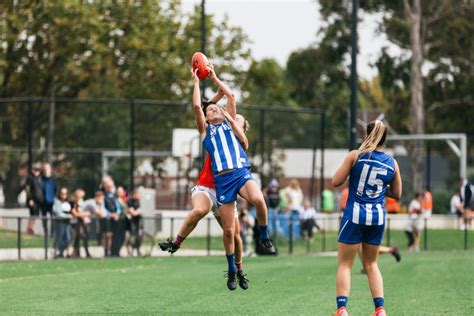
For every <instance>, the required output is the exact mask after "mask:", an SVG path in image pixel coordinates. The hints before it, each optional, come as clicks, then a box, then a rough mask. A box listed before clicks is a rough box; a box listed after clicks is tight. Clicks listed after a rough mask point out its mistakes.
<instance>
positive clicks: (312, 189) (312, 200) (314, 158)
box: [309, 135, 316, 205]
mask: <svg viewBox="0 0 474 316" xmlns="http://www.w3.org/2000/svg"><path fill="white" fill-rule="evenodd" d="M315 173H316V135H315V137H314V139H313V162H312V166H311V183H310V186H309V196H310V199H311V204H313V205H315V203H316V201H315V200H314V181H315Z"/></svg>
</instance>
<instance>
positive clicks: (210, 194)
mask: <svg viewBox="0 0 474 316" xmlns="http://www.w3.org/2000/svg"><path fill="white" fill-rule="evenodd" d="M198 193H204V194H205V195H206V196H207V198H208V199H209V201H210V202H211V205H212V206H211V210H212V214H214V216H215V217H219V208H218V207H217V198H216V190H214V189H211V188H208V187H205V186H203V185H195V186H194V187H193V188H192V189H191V198H193V197H194V196H195V195H196V194H198ZM234 217H235V218H238V217H239V212H238V211H237V203H235V207H234Z"/></svg>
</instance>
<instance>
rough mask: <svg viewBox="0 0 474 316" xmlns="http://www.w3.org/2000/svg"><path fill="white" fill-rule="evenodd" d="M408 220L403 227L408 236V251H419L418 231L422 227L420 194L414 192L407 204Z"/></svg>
mask: <svg viewBox="0 0 474 316" xmlns="http://www.w3.org/2000/svg"><path fill="white" fill-rule="evenodd" d="M408 215H409V221H408V225H407V227H406V228H405V233H406V235H407V237H408V251H409V252H412V251H413V250H415V251H416V252H419V251H420V232H421V230H422V228H423V221H422V217H421V215H422V209H421V195H420V194H419V193H415V195H414V197H413V199H412V200H411V202H410V204H409V206H408Z"/></svg>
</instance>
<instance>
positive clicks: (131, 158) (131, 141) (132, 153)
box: [130, 100, 135, 192]
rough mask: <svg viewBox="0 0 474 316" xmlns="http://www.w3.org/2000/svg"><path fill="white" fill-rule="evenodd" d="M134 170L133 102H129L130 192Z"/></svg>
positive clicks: (133, 180) (133, 182) (132, 185)
mask: <svg viewBox="0 0 474 316" xmlns="http://www.w3.org/2000/svg"><path fill="white" fill-rule="evenodd" d="M134 169H135V101H134V100H131V101H130V192H132V191H133V189H134V187H135V179H134V178H133V173H134V172H133V171H134Z"/></svg>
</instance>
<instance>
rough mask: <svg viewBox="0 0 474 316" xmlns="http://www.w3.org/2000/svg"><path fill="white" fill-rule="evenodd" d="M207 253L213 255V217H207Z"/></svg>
mask: <svg viewBox="0 0 474 316" xmlns="http://www.w3.org/2000/svg"><path fill="white" fill-rule="evenodd" d="M206 237H207V255H208V256H210V255H211V218H210V217H208V218H207V236H206Z"/></svg>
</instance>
